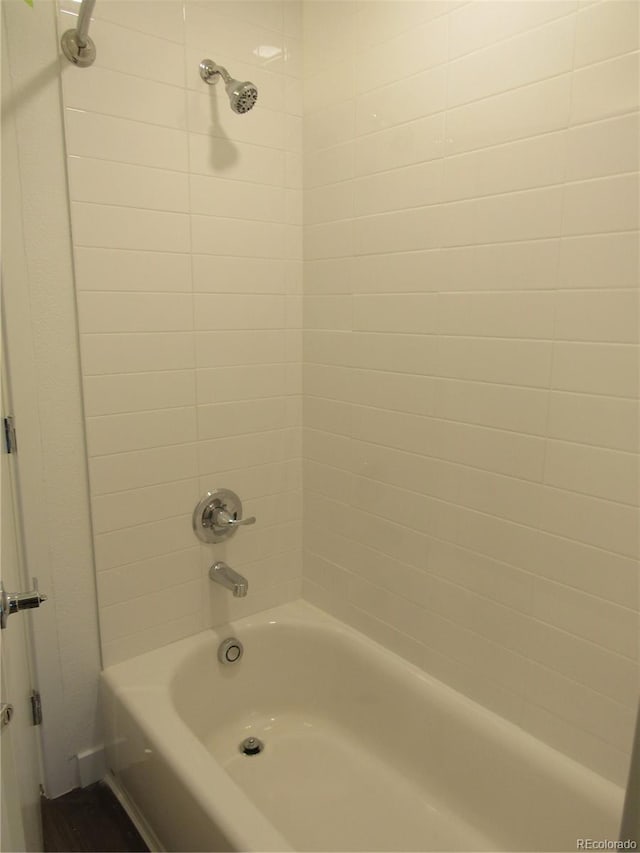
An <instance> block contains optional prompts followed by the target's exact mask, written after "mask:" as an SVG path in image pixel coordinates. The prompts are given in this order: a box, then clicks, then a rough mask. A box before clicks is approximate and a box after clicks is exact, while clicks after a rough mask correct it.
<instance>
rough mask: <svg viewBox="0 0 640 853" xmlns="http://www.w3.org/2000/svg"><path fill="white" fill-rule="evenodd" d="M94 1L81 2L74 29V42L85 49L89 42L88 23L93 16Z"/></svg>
mask: <svg viewBox="0 0 640 853" xmlns="http://www.w3.org/2000/svg"><path fill="white" fill-rule="evenodd" d="M95 5H96V0H82V3H81V4H80V11H79V12H78V25H77V27H76V41H77V42H78V44H79V45H80V47H86V46H87V42H88V40H89V23H90V22H91V15H92V14H93V7H94V6H95Z"/></svg>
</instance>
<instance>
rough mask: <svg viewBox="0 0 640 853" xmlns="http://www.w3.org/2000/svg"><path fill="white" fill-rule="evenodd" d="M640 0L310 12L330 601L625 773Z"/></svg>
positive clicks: (510, 713) (321, 594) (309, 202)
mask: <svg viewBox="0 0 640 853" xmlns="http://www.w3.org/2000/svg"><path fill="white" fill-rule="evenodd" d="M637 14H638V4H637V3H626V2H604V3H580V4H578V3H576V2H553V3H538V2H510V3H494V2H475V3H439V2H415V3H413V2H364V3H346V2H345V3H323V2H313V0H311V2H308V3H306V4H305V23H304V34H305V40H304V50H305V207H304V215H305V342H304V365H305V368H304V392H305V394H304V425H305V437H304V457H305V463H304V478H305V540H304V541H305V584H304V591H305V595H306V596H307V597H308V598H309V599H310V600H311V601H313V602H316V603H318V604H319V605H320V606H321V607H324V608H326V609H328V610H330V611H332V612H334V613H336V614H338V615H339V616H341V617H342V618H344V619H346V620H347V621H349V622H351V623H352V624H354V625H355V626H356V627H358V628H360V629H361V630H363V631H365V632H366V633H368V634H370V635H372V636H373V637H374V638H376V639H378V640H379V641H380V642H382V643H384V644H385V645H387V646H390V647H391V648H393V649H394V650H396V651H398V652H399V653H400V654H402V655H405V656H406V657H408V658H409V659H410V660H412V661H414V662H415V663H417V664H418V665H419V666H421V667H423V668H424V669H426V670H427V671H429V672H431V673H433V674H434V675H436V676H437V677H439V678H441V679H442V680H443V681H445V682H447V683H449V684H451V685H453V686H454V687H456V688H458V689H460V690H461V691H463V692H464V693H467V694H468V695H470V696H472V697H473V698H475V699H477V700H478V701H480V702H481V703H483V704H485V705H487V706H489V707H490V708H492V709H494V710H496V711H497V712H498V713H500V714H502V715H503V716H505V717H507V718H508V719H511V720H513V721H514V722H516V723H518V724H519V725H521V726H523V727H524V728H525V729H527V730H529V731H530V732H532V733H533V734H535V735H536V736H538V737H540V738H541V739H542V740H544V741H546V742H548V743H550V744H552V745H554V746H556V747H558V748H559V749H561V750H562V751H564V752H566V753H568V754H569V755H571V756H573V757H575V758H577V759H578V760H579V761H581V762H583V763H584V764H586V765H588V766H590V767H593V768H595V769H596V770H598V771H599V772H601V773H602V774H604V775H605V776H607V777H609V778H611V779H614V780H616V781H617V782H619V783H621V782H623V781H624V779H625V774H626V769H627V764H628V755H629V744H630V739H631V730H632V725H633V719H634V713H635V708H636V705H637V697H638V683H639V678H638V636H639V635H638V630H639V623H638V563H637V557H638V524H637V521H638V515H637V501H638V479H637V475H638V465H637V462H638V460H637V451H638V420H637V418H638V410H637V395H638V351H637V342H638V290H637V287H638V279H637V275H638V241H637V228H638V112H637V111H638V52H637V51H638V21H637Z"/></svg>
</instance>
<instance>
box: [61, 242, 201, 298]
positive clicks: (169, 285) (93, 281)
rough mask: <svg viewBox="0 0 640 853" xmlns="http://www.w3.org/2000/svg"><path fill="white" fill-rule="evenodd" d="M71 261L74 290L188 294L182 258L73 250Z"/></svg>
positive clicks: (188, 274)
mask: <svg viewBox="0 0 640 853" xmlns="http://www.w3.org/2000/svg"><path fill="white" fill-rule="evenodd" d="M74 260H75V272H76V287H77V288H78V290H128V291H153V292H154V293H157V292H162V291H165V292H173V293H176V292H190V291H191V264H190V258H189V256H188V255H186V254H171V253H169V252H138V251H135V250H131V249H97V248H90V247H83V246H76V249H75V252H74Z"/></svg>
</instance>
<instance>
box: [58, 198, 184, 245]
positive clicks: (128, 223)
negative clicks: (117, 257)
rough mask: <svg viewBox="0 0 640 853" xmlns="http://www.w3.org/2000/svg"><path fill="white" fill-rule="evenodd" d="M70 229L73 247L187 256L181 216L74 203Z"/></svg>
mask: <svg viewBox="0 0 640 853" xmlns="http://www.w3.org/2000/svg"><path fill="white" fill-rule="evenodd" d="M71 227H72V233H73V242H74V244H75V245H76V246H89V247H95V248H103V249H141V250H143V251H150V252H162V251H167V252H188V251H189V248H190V247H189V218H188V216H187V215H186V214H184V213H166V212H164V211H163V212H160V211H157V210H139V209H137V208H135V209H134V208H127V207H115V206H113V207H110V206H107V205H104V204H86V203H84V202H73V204H72V205H71Z"/></svg>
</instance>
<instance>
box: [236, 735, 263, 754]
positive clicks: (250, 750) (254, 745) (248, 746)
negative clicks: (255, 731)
mask: <svg viewBox="0 0 640 853" xmlns="http://www.w3.org/2000/svg"><path fill="white" fill-rule="evenodd" d="M263 749H264V744H263V743H262V741H261V740H260V738H257V737H247V738H245V739H244V740H243V741H242V743H241V744H240V752H242V753H243V754H244V755H259V754H260V753H261V752H262V750H263Z"/></svg>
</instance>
